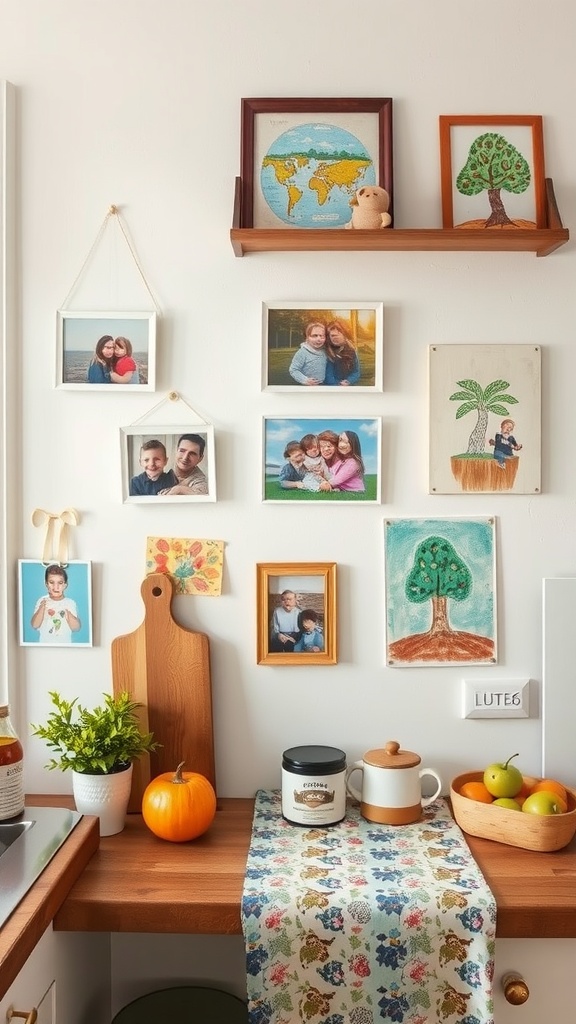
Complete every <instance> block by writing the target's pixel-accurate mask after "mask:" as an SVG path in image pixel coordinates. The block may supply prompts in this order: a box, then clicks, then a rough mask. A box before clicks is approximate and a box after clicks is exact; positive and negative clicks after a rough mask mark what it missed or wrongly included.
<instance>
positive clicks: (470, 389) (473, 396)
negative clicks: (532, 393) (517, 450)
mask: <svg viewBox="0 0 576 1024" xmlns="http://www.w3.org/2000/svg"><path fill="white" fill-rule="evenodd" d="M456 383H457V385H458V387H459V388H460V390H459V391H455V392H454V393H453V394H452V395H450V398H449V401H450V402H460V403H461V404H460V405H459V406H458V408H457V409H456V419H457V420H460V419H462V417H463V416H467V415H468V413H470V412H475V413H476V422H475V425H474V428H473V430H472V432H471V434H470V437H469V438H468V447H467V449H466V452H465V453H458V454H456V453H455V454H454V455H453V456H452V458H451V460H450V461H451V467H452V473H453V474H454V478H455V479H456V480H458V482H459V483H460V485H461V487H462V489H463V490H465V491H488V490H491V491H493V490H510V489H511V488H512V487H513V486H514V480H515V479H516V472H517V469H518V457H517V456H515V457H514V458H510V459H506V464H505V465H504V466H503V469H504V472H503V473H499V472H498V470H499V468H500V467H499V466H498V465H497V464H495V462H494V457H493V452H492V451H491V450H490V449H488V450H487V447H486V446H487V443H491V444H492V445H493V444H494V442H493V441H492V439H490V442H488V414H489V413H491V414H492V415H494V416H509V415H510V410H509V408H508V406H510V405H517V404H518V399H517V398H515V397H514V395H511V394H509V392H508V388H509V387H510V382H509V381H507V380H493V381H491V383H490V384H488V385H487V386H486V387H485V388H483V387H482V385H481V384H479V383H478V381H477V380H471V379H467V380H459V381H457V382H456ZM495 470H496V472H495Z"/></svg>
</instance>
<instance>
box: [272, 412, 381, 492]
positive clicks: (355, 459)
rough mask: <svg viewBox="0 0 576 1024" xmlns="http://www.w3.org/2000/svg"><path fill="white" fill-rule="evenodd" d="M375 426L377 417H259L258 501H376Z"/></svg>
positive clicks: (378, 481) (378, 486)
mask: <svg viewBox="0 0 576 1024" xmlns="http://www.w3.org/2000/svg"><path fill="white" fill-rule="evenodd" d="M381 428H382V422H381V419H380V417H369V416H363V417H353V416H346V417H340V418H336V417H335V416H325V417H316V418H314V419H309V418H308V417H306V416H299V417H298V418H295V419H287V418H286V417H284V418H282V419H273V418H272V417H265V418H264V425H263V443H262V447H263V474H262V476H263V483H262V500H263V501H266V502H287V501H300V502H302V501H307V502H363V503H364V504H372V505H377V504H379V503H380V492H381V469H380V466H381V454H380V448H381V433H382V429H381Z"/></svg>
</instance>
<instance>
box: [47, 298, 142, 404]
mask: <svg viewBox="0 0 576 1024" xmlns="http://www.w3.org/2000/svg"><path fill="white" fill-rule="evenodd" d="M57 347H58V356H57V370H56V386H57V387H60V388H68V389H69V390H77V391H78V390H80V391H81V390H87V391H116V392H118V391H119V390H120V389H122V388H124V389H125V390H126V391H131V392H132V391H154V389H155V376H156V370H155V368H156V314H155V313H150V312H143V313H84V312H82V313H76V312H74V313H69V312H65V311H64V310H59V311H58V333H57Z"/></svg>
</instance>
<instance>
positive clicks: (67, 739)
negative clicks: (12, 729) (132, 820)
mask: <svg viewBox="0 0 576 1024" xmlns="http://www.w3.org/2000/svg"><path fill="white" fill-rule="evenodd" d="M49 696H50V697H51V700H52V704H53V705H54V709H55V710H53V711H52V712H51V713H50V714H49V715H48V718H47V720H46V724H45V725H32V735H34V736H39V737H40V738H41V739H43V740H45V741H46V743H47V745H48V747H49V748H50V749H51V750H52V751H53V752H54V753H55V754H56V755H57V756H55V757H52V759H51V760H50V761H49V762H48V764H47V765H46V767H47V768H49V769H50V770H52V769H54V768H60V769H61V770H62V771H67V770H68V769H71V770H72V786H73V792H74V799H75V802H76V807H77V809H78V811H80V813H82V814H97V815H98V816H99V818H100V835H113V834H114V833H115V832H120V831H121V830H122V828H123V827H124V819H125V816H126V809H127V806H128V800H129V797H130V787H131V784H132V765H133V762H134V760H135V759H136V758H138V757H140V756H141V755H142V754H147V753H150V752H151V751H153V750H155V749H156V747H157V746H158V745H159V744H158V743H156V742H155V741H154V737H153V734H152V733H151V732H143V731H142V730H141V728H140V722H139V719H138V713H137V712H138V708H140V707H142V705H141V704H140V703H139V702H138V701H134V700H132V698H131V696H130V694H129V693H120V694H119V695H118V696H113V695H112V694H109V693H105V694H103V696H104V703H103V705H101V706H99V707H96V708H94V709H93V710H92V711H90V710H88V709H87V708H85V707H83V706H82V705H81V704H80V703H79V702H78V698H77V697H75V698H74V700H71V701H68V700H65V699H64V698H63V697H61V696H60V694H59V693H56V692H55V691H50V693H49ZM112 792H113V793H118V796H114V797H112V796H111V795H110V794H111V793H112ZM100 805H101V806H100Z"/></svg>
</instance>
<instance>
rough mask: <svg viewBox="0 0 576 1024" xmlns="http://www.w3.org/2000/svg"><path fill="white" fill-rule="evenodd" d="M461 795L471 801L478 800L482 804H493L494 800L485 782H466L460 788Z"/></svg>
mask: <svg viewBox="0 0 576 1024" xmlns="http://www.w3.org/2000/svg"><path fill="white" fill-rule="evenodd" d="M460 795H461V796H465V797H468V799H469V800H477V801H478V802H479V803H481V804H491V803H492V801H493V800H494V797H493V796H492V794H491V793H489V792H488V790H487V789H486V786H485V785H484V783H483V782H465V783H464V785H463V786H461V787H460Z"/></svg>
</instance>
